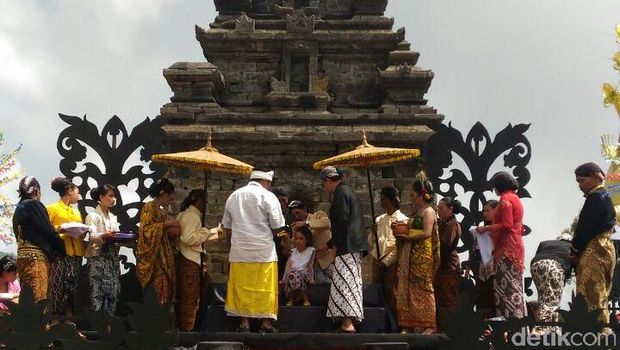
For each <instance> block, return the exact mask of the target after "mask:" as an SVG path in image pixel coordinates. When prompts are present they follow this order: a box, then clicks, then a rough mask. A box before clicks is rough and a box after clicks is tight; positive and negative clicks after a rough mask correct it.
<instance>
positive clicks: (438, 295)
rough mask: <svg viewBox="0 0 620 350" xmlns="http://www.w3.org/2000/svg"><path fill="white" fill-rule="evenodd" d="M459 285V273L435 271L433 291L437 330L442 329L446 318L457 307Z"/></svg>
mask: <svg viewBox="0 0 620 350" xmlns="http://www.w3.org/2000/svg"><path fill="white" fill-rule="evenodd" d="M460 285H461V274H460V273H459V271H454V270H442V269H440V270H439V271H437V275H436V276H435V283H434V289H435V301H436V304H437V324H438V326H439V329H443V328H442V327H443V324H444V322H445V320H446V318H447V316H448V315H449V313H450V312H453V311H455V310H456V308H457V307H458V305H459V292H460Z"/></svg>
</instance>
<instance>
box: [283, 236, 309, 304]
mask: <svg viewBox="0 0 620 350" xmlns="http://www.w3.org/2000/svg"><path fill="white" fill-rule="evenodd" d="M293 246H294V248H293V250H292V252H291V256H290V257H289V258H288V261H287V263H286V268H285V270H284V275H283V277H282V280H281V281H280V283H281V284H282V285H283V286H284V293H285V294H286V297H287V298H288V303H286V306H292V305H293V301H295V299H299V295H300V294H301V295H302V296H303V298H304V306H309V305H310V302H309V301H308V293H306V287H307V285H308V283H310V284H313V283H314V268H313V265H314V248H313V247H312V232H310V229H309V228H308V227H306V226H303V227H300V228H298V229H297V230H296V231H295V232H293ZM296 297H297V298H296Z"/></svg>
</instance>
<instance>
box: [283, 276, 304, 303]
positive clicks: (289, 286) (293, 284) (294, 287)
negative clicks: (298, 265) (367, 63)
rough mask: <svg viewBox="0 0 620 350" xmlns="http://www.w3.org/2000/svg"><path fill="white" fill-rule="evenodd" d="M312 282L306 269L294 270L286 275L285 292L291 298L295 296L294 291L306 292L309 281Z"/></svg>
mask: <svg viewBox="0 0 620 350" xmlns="http://www.w3.org/2000/svg"><path fill="white" fill-rule="evenodd" d="M309 282H310V276H308V273H307V272H306V271H300V270H293V271H290V272H289V273H287V274H286V275H285V276H284V285H283V286H284V294H286V297H287V298H288V299H289V300H290V298H291V297H293V293H295V292H297V291H299V292H306V289H307V287H308V283H309Z"/></svg>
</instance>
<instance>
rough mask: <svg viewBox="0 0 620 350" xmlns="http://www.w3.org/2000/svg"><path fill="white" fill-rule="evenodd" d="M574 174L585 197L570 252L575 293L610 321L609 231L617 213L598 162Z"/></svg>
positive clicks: (612, 265) (611, 251)
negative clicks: (574, 268) (575, 280)
mask: <svg viewBox="0 0 620 350" xmlns="http://www.w3.org/2000/svg"><path fill="white" fill-rule="evenodd" d="M575 177H576V180H577V183H578V184H579V189H580V190H581V191H582V192H583V194H584V195H585V197H586V201H585V203H584V205H583V208H582V209H581V212H580V213H579V221H578V222H577V227H576V229H575V235H574V237H573V240H572V246H571V255H570V259H571V261H572V263H573V264H574V265H575V266H576V275H577V293H578V294H581V295H583V296H584V298H585V299H586V303H587V304H588V309H589V310H590V311H591V310H600V311H601V314H600V316H599V319H600V320H601V321H603V322H605V323H609V312H608V310H607V305H608V298H609V293H610V291H611V282H612V278H613V274H614V268H615V263H616V251H615V248H614V245H613V243H612V241H611V233H612V232H611V231H612V229H613V227H614V224H615V222H616V213H615V211H614V206H613V204H612V202H611V198H610V196H609V193H608V192H607V190H606V189H605V187H604V186H603V180H604V179H605V173H604V172H603V170H602V169H601V168H600V167H599V166H598V165H596V164H595V163H586V164H582V165H580V166H579V167H577V169H575Z"/></svg>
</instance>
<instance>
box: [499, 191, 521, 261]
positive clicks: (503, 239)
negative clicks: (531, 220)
mask: <svg viewBox="0 0 620 350" xmlns="http://www.w3.org/2000/svg"><path fill="white" fill-rule="evenodd" d="M491 239H492V240H493V260H494V261H495V263H496V264H497V263H498V262H499V261H500V260H501V259H502V258H506V259H508V260H510V262H512V263H513V264H514V265H515V267H517V268H518V269H519V271H521V272H523V270H524V267H525V264H524V260H525V247H524V246H523V205H522V204H521V200H520V199H519V196H517V194H516V193H515V192H514V191H506V192H504V193H502V194H501V195H500V197H499V205H498V208H497V212H496V213H495V217H494V218H493V225H491Z"/></svg>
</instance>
